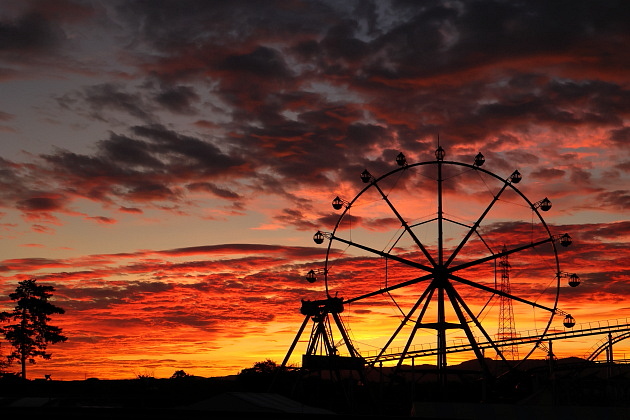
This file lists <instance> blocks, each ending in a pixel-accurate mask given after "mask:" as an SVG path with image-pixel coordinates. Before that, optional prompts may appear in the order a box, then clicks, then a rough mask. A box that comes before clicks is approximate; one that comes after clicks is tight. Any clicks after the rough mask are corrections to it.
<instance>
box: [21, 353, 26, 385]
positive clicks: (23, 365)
mask: <svg viewBox="0 0 630 420" xmlns="http://www.w3.org/2000/svg"><path fill="white" fill-rule="evenodd" d="M20 363H21V364H22V379H26V355H25V354H24V353H22V357H21V358H20Z"/></svg>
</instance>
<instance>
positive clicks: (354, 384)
mask: <svg viewBox="0 0 630 420" xmlns="http://www.w3.org/2000/svg"><path fill="white" fill-rule="evenodd" d="M460 368H462V369H459V370H454V371H453V372H452V374H449V375H448V378H447V379H448V381H447V383H446V385H443V386H440V385H439V383H438V381H437V377H436V375H435V372H434V370H433V368H432V367H431V366H416V367H414V369H413V370H411V369H403V370H402V371H398V372H396V374H394V372H392V370H391V369H389V370H388V369H383V370H372V371H369V372H363V374H362V375H359V374H358V373H357V372H341V374H340V375H339V376H337V375H335V372H330V371H327V372H317V373H310V374H307V373H305V372H300V371H287V372H280V373H273V374H270V373H262V374H260V373H259V374H251V375H239V376H236V377H229V378H200V377H185V378H176V379H155V378H138V379H132V380H97V379H88V380H85V381H44V380H34V381H23V380H19V379H16V378H4V379H0V412H2V413H3V416H4V417H5V418H15V419H20V420H23V419H30V418H38V419H43V418H55V419H56V418H65V419H78V418H82V419H83V418H88V419H105V418H107V419H110V418H111V419H119V420H126V419H132V418H133V419H138V418H141V419H142V418H147V419H156V420H159V419H165V420H170V419H180V420H186V419H209V418H212V419H218V420H220V419H233V418H243V419H250V418H251V419H253V418H256V419H272V418H273V419H285V418H286V419H288V418H291V419H315V418H318V419H321V418H322V417H324V418H327V417H328V418H348V419H365V418H370V417H373V418H380V419H389V418H404V417H416V418H424V419H484V420H488V419H493V418H497V419H498V418H501V419H503V418H514V419H521V418H522V419H526V418H527V419H530V418H536V419H554V420H557V419H564V418H570V419H571V420H581V419H590V418H598V417H601V418H606V419H630V365H627V364H615V365H603V364H593V363H584V362H583V361H581V360H563V361H558V363H554V364H553V366H552V365H549V364H548V363H547V362H546V361H540V362H538V363H533V364H530V365H528V366H525V367H523V368H522V369H517V370H514V371H513V372H512V373H510V374H508V375H503V376H500V378H499V379H496V380H493V381H488V380H482V379H481V377H480V375H479V374H478V371H475V369H474V366H463V367H461V366H460Z"/></svg>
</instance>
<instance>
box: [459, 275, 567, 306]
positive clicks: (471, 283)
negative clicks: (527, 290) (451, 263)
mask: <svg viewBox="0 0 630 420" xmlns="http://www.w3.org/2000/svg"><path fill="white" fill-rule="evenodd" d="M448 277H449V278H450V279H452V280H455V281H457V282H459V283H462V284H465V285H467V286H471V287H475V288H477V289H480V290H484V291H486V292H490V293H493V294H495V295H499V296H503V297H506V298H508V299H512V300H516V301H518V302H521V303H524V304H526V305H530V306H535V307H537V308H540V309H544V310H545V311H549V312H551V313H554V312H555V311H556V310H555V309H553V308H549V307H547V306H544V305H541V304H539V303H536V302H533V301H531V300H527V299H523V298H520V297H518V296H514V295H512V294H510V293H505V292H503V291H501V290H497V289H494V288H492V287H489V286H485V285H483V284H480V283H476V282H474V281H470V280H467V279H465V278H463V277H459V276H456V275H454V274H449V276H448Z"/></svg>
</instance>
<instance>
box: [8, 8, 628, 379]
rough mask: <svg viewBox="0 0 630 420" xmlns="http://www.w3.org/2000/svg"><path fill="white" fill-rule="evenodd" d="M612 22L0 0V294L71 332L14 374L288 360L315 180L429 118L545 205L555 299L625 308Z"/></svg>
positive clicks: (610, 14)
mask: <svg viewBox="0 0 630 420" xmlns="http://www.w3.org/2000/svg"><path fill="white" fill-rule="evenodd" d="M629 20H630V6H629V5H628V4H626V2H624V1H578V2H575V1H571V2H569V1H566V2H565V1H557V2H545V1H533V2H523V3H516V2H508V1H485V0H480V1H473V2H452V1H437V0H436V1H423V2H408V1H292V2H255V1H232V2H223V1H216V2H215V1H201V0H199V1H193V0H186V1H149V0H146V1H141V0H138V1H98V0H92V1H89V0H85V1H72V0H61V1H55V2H46V1H17V0H16V1H12V0H9V1H4V2H3V3H2V6H0V83H2V88H3V94H2V97H1V99H0V133H1V135H2V141H1V142H0V241H1V242H0V243H2V250H3V253H2V255H0V282H1V284H0V285H1V287H0V292H1V295H2V296H7V295H8V293H9V292H10V291H12V290H13V289H14V288H15V285H16V282H17V281H19V280H22V279H26V278H30V277H36V278H38V279H39V280H40V281H41V282H47V283H48V282H49V283H50V284H53V285H54V286H55V287H56V288H57V301H58V303H59V304H60V305H61V306H63V307H64V308H66V310H67V314H66V315H64V316H63V317H60V318H59V319H58V320H56V321H57V323H58V324H59V325H60V326H63V327H64V330H65V332H66V333H67V335H68V337H69V340H68V342H67V343H65V344H63V345H58V346H55V347H53V348H52V352H53V354H54V355H53V359H52V360H51V361H46V362H45V363H40V364H37V365H35V366H34V367H33V368H32V369H33V371H34V372H38V373H42V374H43V372H47V373H48V372H54V377H55V378H59V379H61V378H69V379H76V378H79V379H80V378H83V377H84V376H99V377H131V376H133V375H134V373H137V372H138V371H140V370H145V369H152V370H155V372H156V375H157V376H170V374H171V373H172V372H173V371H175V370H179V369H185V370H186V371H187V372H189V371H190V373H194V374H199V375H206V376H210V375H216V374H225V373H235V372H237V371H238V370H239V369H241V368H243V367H248V366H249V365H251V364H252V363H253V362H255V361H259V360H262V359H265V358H267V357H270V358H274V359H276V360H278V359H280V358H282V357H283V355H284V352H286V350H287V348H288V345H289V344H290V341H291V340H292V338H293V335H294V334H295V332H297V327H298V326H299V323H300V322H301V319H300V318H301V315H300V314H299V312H298V309H299V305H300V299H303V298H304V299H306V298H309V299H313V298H317V297H318V296H320V295H321V287H322V286H321V284H315V285H310V284H308V283H306V282H305V281H304V280H303V275H304V273H305V272H306V271H308V270H310V269H311V268H316V267H321V266H322V261H323V259H324V258H325V255H326V249H325V246H317V245H315V244H314V243H313V242H312V240H311V237H312V235H313V233H314V232H315V231H317V230H318V229H321V230H325V231H326V230H327V231H330V230H331V229H332V228H333V227H334V225H335V223H336V221H337V217H338V214H337V213H336V212H334V211H333V209H332V208H331V207H330V202H331V200H332V198H334V197H335V196H337V195H340V196H342V197H345V198H346V199H350V198H351V197H353V196H354V195H355V194H357V193H358V192H359V191H360V190H361V189H362V188H363V187H364V185H363V184H362V183H361V181H360V180H359V176H358V175H359V174H360V173H361V171H363V170H364V169H365V168H369V170H370V172H371V173H373V174H375V175H378V174H383V173H386V172H388V171H390V170H392V169H393V168H394V167H395V162H394V159H395V156H396V155H397V154H398V153H399V152H400V151H403V152H404V153H405V155H406V156H407V159H408V160H409V161H410V162H420V161H425V160H432V159H434V158H433V152H434V150H435V148H436V145H437V136H438V135H439V138H440V143H441V145H442V146H443V147H444V148H445V149H446V151H447V156H448V158H449V159H451V160H458V161H463V162H466V163H472V159H473V157H474V156H475V155H476V154H477V153H478V152H479V151H481V152H482V153H483V154H484V155H485V157H486V165H485V166H484V168H487V169H488V170H490V171H493V172H495V173H497V174H499V175H501V176H505V177H507V176H509V174H511V173H512V172H513V171H514V170H515V169H518V170H519V171H520V172H521V173H522V174H523V177H524V179H523V182H522V183H521V184H519V188H522V191H523V192H524V193H525V194H527V195H528V196H529V197H530V199H531V200H532V201H537V200H539V199H541V198H543V197H545V196H548V197H549V198H550V199H551V200H552V201H553V208H552V210H551V211H550V212H549V214H545V218H546V220H547V222H548V223H549V225H550V226H551V227H552V230H553V231H554V232H558V233H564V232H569V233H570V234H571V236H572V237H573V238H574V245H573V246H572V247H571V248H569V249H567V250H566V251H563V252H562V253H561V256H560V257H561V262H562V266H563V267H564V268H566V269H567V270H568V271H569V270H570V271H571V272H573V271H575V272H578V273H579V274H580V276H581V278H582V279H583V284H582V285H581V286H580V287H579V288H577V289H574V290H571V295H570V300H568V301H564V302H563V301H562V299H563V298H562V297H561V303H560V306H561V307H563V308H566V309H567V310H570V311H571V313H574V314H577V316H576V318H577V319H578V322H588V321H595V320H599V319H609V318H620V317H627V316H628V315H630V312H629V308H628V305H627V303H625V302H626V296H627V293H628V281H629V280H630V278H629V265H630V264H629V261H630V257H629V254H628V251H627V250H626V248H627V243H628V237H629V235H630V234H629V231H630V224H629V223H630V222H629V221H628V214H629V209H630V190H629V187H628V185H630V183H629V180H630V175H629V173H630V148H629V147H628V145H629V144H630V125H629V124H630V123H629V121H630V90H629V89H630V86H629V82H630V79H629V76H628V71H627V69H628V68H629V67H630V54H629V53H628V51H627V45H628V44H629V42H630V31H629V30H628V27H627V22H628V21H629ZM416 187H417V188H418V190H417V193H420V192H422V193H427V194H428V193H429V191H428V190H426V191H425V190H423V188H424V187H423V186H416ZM411 191H412V192H413V190H411ZM453 191H456V192H458V193H461V194H468V196H467V197H464V196H462V198H463V199H468V200H473V201H475V200H476V201H477V202H479V203H484V202H485V203H486V204H487V198H485V197H483V196H477V195H475V194H474V192H472V191H470V190H467V189H466V182H465V181H462V183H461V185H460V184H455V183H454V184H453ZM413 193H414V194H415V193H416V192H413ZM399 205H400V206H401V207H404V204H403V203H400V204H399ZM412 211H413V210H412V209H410V210H409V212H410V213H412ZM417 216H418V217H420V216H423V215H417ZM507 216H509V215H506V219H508V220H509V217H507ZM405 217H411V215H410V216H407V214H406V215H405ZM388 218H389V219H388ZM499 218H500V217H499ZM392 220H394V219H393V215H389V216H388V215H384V218H382V219H377V218H374V219H370V220H368V219H367V218H364V219H363V220H357V223H363V225H364V226H365V227H366V229H368V230H369V229H371V231H372V232H376V233H375V234H377V233H379V232H382V231H387V230H390V229H393V226H392V225H391V224H388V221H390V222H391V221H392ZM394 222H396V221H395V220H394ZM495 222H496V223H497V224H496V225H491V226H488V228H489V229H490V228H493V229H494V232H497V235H498V234H499V233H500V229H501V227H504V228H505V227H511V228H515V226H516V225H505V224H503V225H500V224H499V222H505V220H495ZM514 222H517V221H516V220H514ZM370 223H371V225H370ZM508 233H509V232H508ZM340 264H341V263H340ZM343 264H344V265H343V266H344V267H346V265H347V270H348V272H350V273H352V270H351V268H352V267H353V265H352V264H355V265H354V267H355V268H356V269H357V270H359V268H363V270H364V271H363V272H366V271H367V270H369V269H370V267H374V264H378V262H377V261H374V259H369V258H366V259H365V260H363V261H362V260H350V259H348V261H345V262H344V263H343ZM355 273H356V272H355ZM366 281H367V280H366ZM370 281H372V280H370ZM373 281H374V282H376V280H373ZM370 284H371V283H368V284H364V285H363V286H365V287H369V286H370ZM363 286H362V287H363ZM601 302H606V303H607V305H606V307H602V306H601V305H597V306H596V305H595V304H596V303H601ZM3 306H5V307H7V308H8V307H10V302H8V301H7V300H6V298H5V300H4V304H3ZM376 312H379V311H376ZM382 318H383V320H382V322H383V323H386V322H387V316H383V317H382ZM374 322H376V321H374ZM378 322H379V325H380V322H381V321H378ZM582 344H583V345H584V346H586V347H587V348H588V347H589V345H590V343H588V342H586V341H585V342H584V343H582ZM557 350H558V351H562V349H557ZM567 351H569V350H567ZM576 351H577V350H576ZM578 355H581V354H578Z"/></svg>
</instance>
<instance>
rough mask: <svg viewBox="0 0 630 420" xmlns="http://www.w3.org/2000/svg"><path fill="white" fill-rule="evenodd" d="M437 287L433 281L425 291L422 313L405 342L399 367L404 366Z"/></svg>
mask: <svg viewBox="0 0 630 420" xmlns="http://www.w3.org/2000/svg"><path fill="white" fill-rule="evenodd" d="M435 289H436V288H435V286H434V283H431V285H429V287H427V288H426V290H425V291H424V293H423V297H426V299H425V301H424V305H422V309H421V310H420V313H419V314H418V318H417V319H416V323H415V325H414V327H413V328H412V330H411V333H410V334H409V337H407V342H406V343H405V347H404V349H403V351H402V353H401V354H400V358H399V359H398V364H397V368H398V367H400V366H402V363H403V361H404V360H405V356H406V355H407V353H409V348H410V347H411V343H413V339H414V338H415V336H416V333H417V332H418V329H419V326H420V325H421V323H422V319H423V318H424V315H425V314H426V312H427V308H428V307H429V303H431V299H432V298H433V293H434V292H435Z"/></svg>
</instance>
